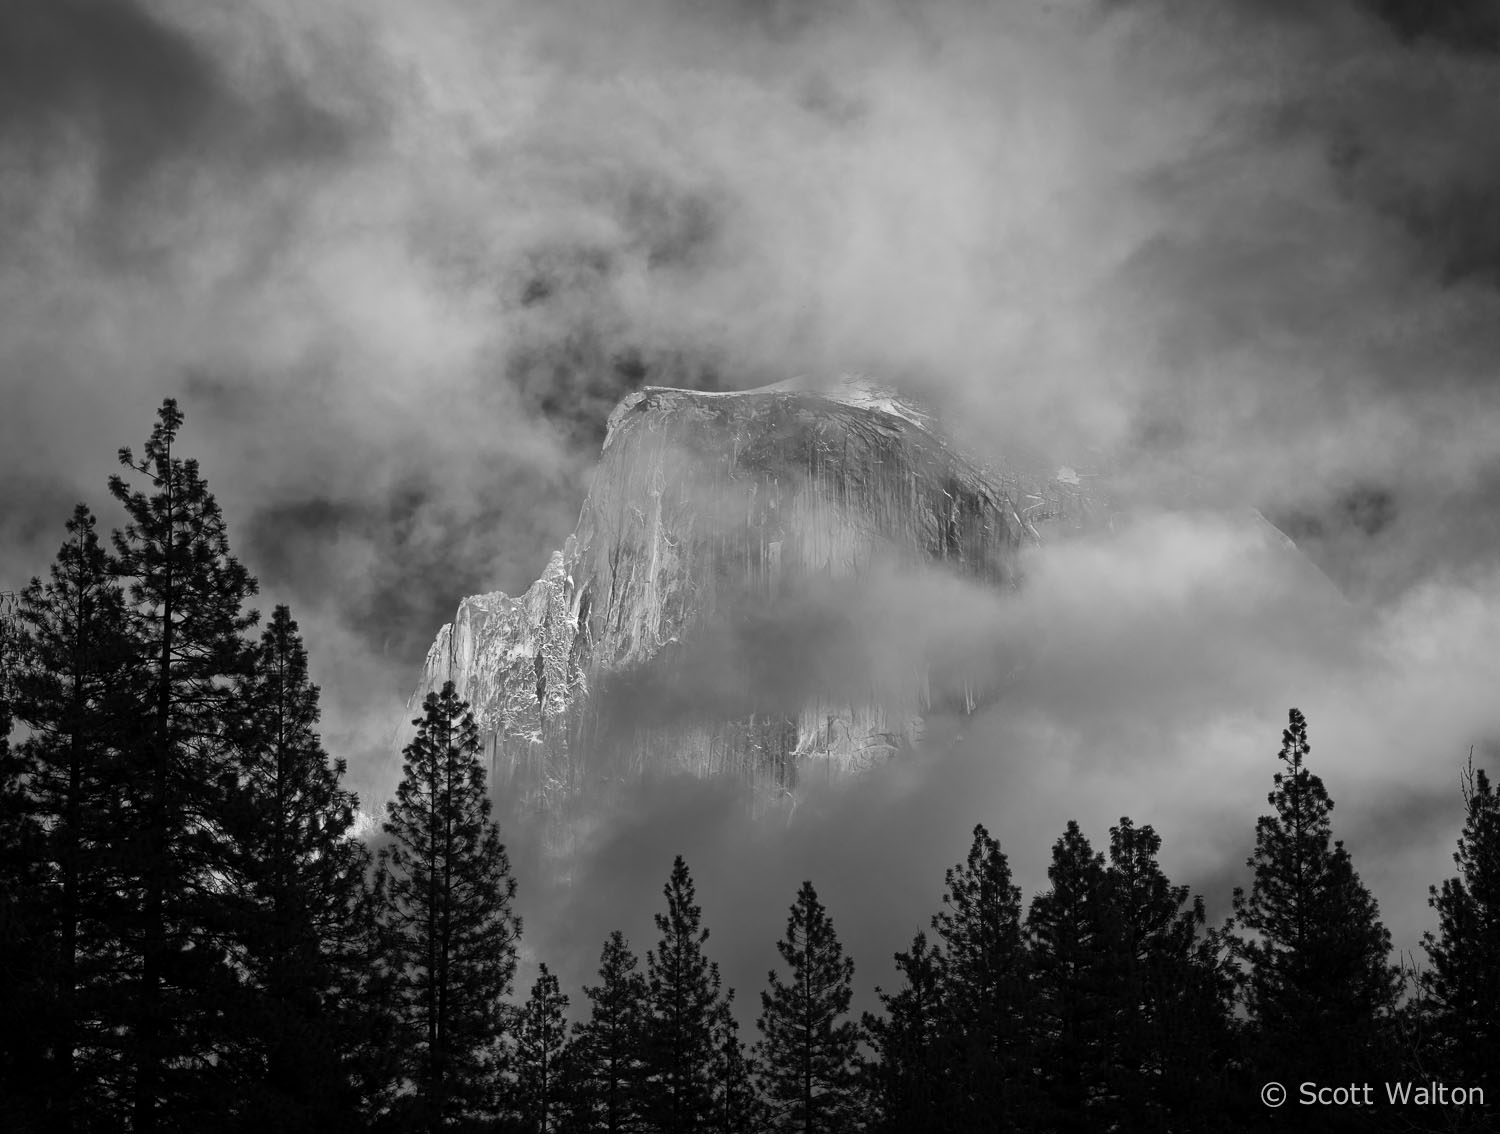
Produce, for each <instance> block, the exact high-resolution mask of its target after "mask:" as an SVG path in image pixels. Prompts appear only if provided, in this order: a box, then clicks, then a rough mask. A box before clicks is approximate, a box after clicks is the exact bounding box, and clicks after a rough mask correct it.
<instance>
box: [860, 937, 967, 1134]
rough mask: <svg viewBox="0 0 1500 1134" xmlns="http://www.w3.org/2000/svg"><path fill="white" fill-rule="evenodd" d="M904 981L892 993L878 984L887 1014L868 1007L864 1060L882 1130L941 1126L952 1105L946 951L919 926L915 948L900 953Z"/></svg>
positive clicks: (898, 1132) (893, 1132) (897, 1132)
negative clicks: (868, 1048) (868, 1049)
mask: <svg viewBox="0 0 1500 1134" xmlns="http://www.w3.org/2000/svg"><path fill="white" fill-rule="evenodd" d="M896 971H897V972H899V973H900V974H901V977H902V981H903V984H902V987H901V988H900V989H899V990H898V991H897V992H894V993H888V992H885V991H884V990H882V989H879V988H877V989H876V990H875V991H876V994H877V995H878V996H879V997H880V1002H881V1005H882V1006H883V1007H884V1009H885V1014H884V1015H883V1016H876V1015H874V1014H872V1013H869V1012H866V1013H865V1015H864V1026H865V1031H866V1033H867V1034H868V1035H869V1036H870V1042H871V1044H872V1045H873V1047H874V1049H875V1059H874V1061H873V1062H871V1063H868V1064H866V1066H865V1078H866V1082H867V1084H868V1089H869V1092H870V1095H871V1098H872V1101H873V1103H874V1106H875V1110H876V1112H877V1113H878V1115H879V1125H878V1127H877V1129H879V1130H880V1131H882V1134H903V1132H904V1131H908V1130H942V1129H947V1128H949V1126H950V1125H951V1124H950V1123H949V1121H948V1116H949V1114H950V1112H951V1111H952V1110H953V1109H954V1093H953V1091H952V1090H951V1089H950V1077H951V1073H952V1067H951V1066H950V1063H949V1060H948V1054H947V1048H948V1045H949V1042H950V1041H951V1040H952V1039H953V1035H952V1032H951V1030H950V1028H949V1025H948V1003H947V1000H946V998H945V995H944V963H943V956H942V954H941V952H940V951H939V950H938V949H937V947H936V946H933V945H929V944H928V942H927V934H925V933H921V932H919V933H918V934H917V935H916V936H915V937H914V938H913V939H912V943H911V948H910V949H908V950H907V951H906V952H904V953H897V954H896Z"/></svg>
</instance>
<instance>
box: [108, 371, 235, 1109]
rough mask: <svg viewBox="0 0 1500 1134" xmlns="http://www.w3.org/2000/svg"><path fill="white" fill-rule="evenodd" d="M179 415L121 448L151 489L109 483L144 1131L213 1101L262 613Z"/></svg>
mask: <svg viewBox="0 0 1500 1134" xmlns="http://www.w3.org/2000/svg"><path fill="white" fill-rule="evenodd" d="M182 422H183V416H182V414H181V412H180V411H179V410H178V408H177V403H176V402H175V401H173V400H171V399H168V400H167V401H165V402H164V403H163V404H162V408H161V410H160V412H159V414H158V421H157V424H156V427H155V428H154V429H153V431H152V434H151V438H150V440H148V441H147V443H146V447H145V452H144V456H143V459H142V460H141V462H140V463H139V464H137V463H136V460H135V458H134V456H133V455H132V453H131V451H130V450H129V449H128V448H126V449H121V450H120V462H121V463H122V464H123V465H125V466H126V467H128V468H130V469H132V470H133V471H135V472H137V473H140V474H142V475H144V476H145V477H146V478H147V479H148V480H149V481H150V482H151V488H150V490H149V493H148V492H142V491H138V490H134V489H132V488H130V487H129V486H128V485H127V484H126V482H125V481H124V480H123V479H122V478H120V477H119V476H114V477H111V478H110V482H109V487H110V492H111V494H112V495H113V496H114V497H115V499H116V500H118V501H119V502H120V504H121V505H122V506H123V507H124V509H125V512H126V514H127V516H128V518H129V519H128V522H127V524H126V526H125V528H124V530H123V531H121V532H116V533H115V535H114V549H115V557H116V561H117V572H118V574H119V575H120V577H121V578H123V579H126V580H129V584H130V586H129V592H128V594H129V600H130V608H129V630H130V635H131V637H132V639H133V640H134V645H135V649H136V654H137V656H136V663H137V665H138V666H139V667H140V668H141V671H142V675H143V680H142V682H141V684H142V686H143V687H144V694H145V695H144V697H143V699H142V703H141V704H140V706H139V713H140V716H141V722H142V726H143V727H142V730H141V731H142V733H143V736H142V738H141V740H140V742H139V743H138V744H137V745H135V747H134V750H133V751H132V752H131V753H130V765H129V768H128V775H127V776H126V777H125V779H124V782H123V783H122V791H121V796H122V801H123V806H122V809H121V811H120V815H119V817H120V819H121V821H122V825H123V829H125V830H126V831H127V832H128V834H127V838H128V841H129V861H128V863H126V871H125V872H126V874H127V876H128V877H127V884H126V885H125V886H124V887H123V892H125V893H126V894H128V895H130V896H131V897H130V904H131V909H130V912H129V916H128V917H127V918H125V919H124V924H122V925H121V926H120V928H121V930H123V933H122V939H123V940H124V941H126V942H128V943H129V946H128V949H129V952H130V953H131V954H133V957H132V959H131V961H130V965H131V968H132V969H133V971H134V972H135V987H134V989H133V991H132V994H131V997H130V1000H131V1003H130V1013H131V1025H130V1029H129V1033H128V1036H129V1038H128V1050H127V1059H128V1063H129V1064H130V1066H131V1068H132V1071H133V1076H134V1083H133V1088H132V1097H131V1111H132V1123H131V1125H132V1129H133V1130H135V1131H136V1132H137V1134H150V1132H152V1131H155V1130H156V1129H157V1128H158V1127H159V1126H160V1125H162V1124H163V1122H165V1123H167V1124H174V1123H182V1124H188V1125H197V1124H201V1122H202V1121H203V1118H202V1115H203V1114H204V1113H205V1112H207V1111H210V1110H212V1109H213V1108H214V1106H215V1105H216V1101H217V1100H216V1099H215V1097H214V1092H215V1088H214V1086H213V1085H212V1083H211V1078H212V1075H213V1051H214V1047H215V1044H216V1043H217V1042H218V1036H217V1035H216V1029H217V1028H219V1027H221V1019H220V1014H219V1012H218V1011H216V1006H220V1007H221V1006H222V1005H223V1004H224V1002H225V995H226V989H227V987H228V986H230V985H231V984H232V982H233V977H232V974H231V972H230V969H229V968H228V965H227V955H226V951H225V948H224V944H223V942H222V941H221V940H220V939H218V937H217V935H216V934H215V933H214V932H211V931H210V930H209V928H208V927H210V926H213V925H215V924H217V923H219V922H220V921H222V911H221V906H222V895H221V893H220V883H219V879H220V877H221V875H222V872H223V869H224V867H225V862H224V848H223V839H222V832H221V831H220V829H219V818H220V815H221V812H222V807H223V801H222V798H221V796H222V790H223V785H224V783H225V779H226V776H230V777H232V772H231V770H230V767H229V763H228V747H227V743H226V733H227V731H228V722H229V721H230V720H231V719H232V716H233V713H234V711H235V704H234V699H235V697H236V696H237V687H238V683H239V681H240V679H241V678H243V677H244V676H245V674H246V672H247V668H248V659H249V650H248V646H247V644H246V642H245V641H244V638H243V634H244V632H245V631H246V630H247V629H249V628H250V627H251V626H252V625H254V623H255V622H256V620H257V615H256V614H255V612H254V611H247V610H246V609H245V608H244V603H245V600H246V599H247V598H249V597H250V596H251V595H253V594H254V593H255V590H256V587H255V582H254V580H253V579H251V577H250V575H249V574H248V573H247V572H246V570H245V569H244V567H242V566H241V565H240V564H239V563H238V562H237V561H236V560H235V559H234V558H233V556H231V555H230V553H229V542H228V536H227V534H226V530H225V526H224V519H223V515H222V513H221V512H220V510H219V506H218V504H217V503H216V502H215V500H214V498H213V496H212V495H211V494H210V493H209V491H208V487H207V485H206V484H205V483H204V481H203V480H202V478H201V477H200V476H199V473H198V463H197V462H196V461H194V460H184V459H182V458H181V457H178V456H175V455H174V451H173V446H174V444H175V442H176V438H177V433H178V430H179V429H180V428H181V426H182ZM195 1114H196V1115H198V1117H196V1118H194V1117H191V1116H193V1115H195Z"/></svg>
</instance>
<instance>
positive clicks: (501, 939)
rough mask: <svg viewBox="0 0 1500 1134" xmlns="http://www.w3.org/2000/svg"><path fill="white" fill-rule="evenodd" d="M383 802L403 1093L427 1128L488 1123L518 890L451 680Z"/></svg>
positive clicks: (407, 1114)
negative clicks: (388, 841) (406, 1087)
mask: <svg viewBox="0 0 1500 1134" xmlns="http://www.w3.org/2000/svg"><path fill="white" fill-rule="evenodd" d="M423 713H424V715H423V716H422V717H421V718H420V719H418V720H417V721H416V722H414V723H415V724H416V726H417V735H416V737H415V738H414V739H413V740H412V742H411V743H410V744H408V745H407V746H406V750H405V757H406V760H405V764H404V766H403V769H402V772H403V774H402V780H401V784H400V786H399V787H398V788H397V790H396V798H395V800H394V801H392V802H391V803H390V805H389V812H390V815H389V818H388V819H387V821H386V823H385V833H386V834H387V835H389V836H390V837H391V839H392V843H391V845H390V846H389V847H388V848H386V849H385V850H384V851H382V852H381V856H380V861H379V869H378V877H377V888H378V890H379V892H380V894H381V895H382V896H383V901H384V906H385V915H386V919H387V938H388V945H387V960H386V964H387V967H388V969H389V972H390V973H391V974H392V979H393V981H394V984H395V994H396V998H397V1003H398V1005H399V1012H400V1015H401V1019H402V1023H403V1025H404V1026H403V1028H402V1032H403V1034H402V1035H401V1044H402V1053H403V1057H404V1063H405V1068H404V1072H405V1077H406V1079H407V1080H408V1083H409V1085H410V1088H411V1090H410V1093H409V1095H407V1096H403V1098H402V1100H401V1102H400V1104H399V1106H400V1109H401V1110H403V1111H404V1120H405V1121H407V1122H408V1123H410V1124H413V1125H420V1126H421V1127H423V1128H425V1129H427V1130H429V1131H434V1130H439V1129H443V1128H452V1127H455V1126H459V1125H462V1124H464V1123H473V1122H475V1121H478V1120H481V1119H484V1118H487V1117H489V1116H491V1114H492V1112H493V1110H494V1090H493V1079H494V1066H493V1065H494V1059H495V1052H496V1048H497V1045H498V1044H499V1042H500V1040H501V1033H502V1029H503V1021H504V1016H505V1006H504V1004H503V1002H502V1001H503V998H504V997H505V996H506V995H507V993H508V992H509V991H510V987H511V981H512V980H513V979H514V977H515V967H516V942H517V939H518V938H519V936H520V929H521V927H520V921H519V919H518V918H517V917H516V916H515V914H514V912H513V910H512V906H513V903H514V900H515V892H516V884H515V879H514V878H513V877H512V876H511V873H510V861H509V858H508V857H507V855H506V852H505V848H504V846H503V845H502V844H501V842H500V832H499V831H498V830H497V829H496V827H495V824H494V823H493V822H492V821H491V819H490V806H491V805H490V800H489V796H488V795H487V793H486V791H485V774H484V765H483V763H482V762H481V761H480V759H479V756H478V752H479V736H478V731H477V729H476V727H475V725H474V718H473V716H472V715H471V714H470V713H469V707H468V705H467V704H466V703H465V702H463V701H462V700H460V699H459V697H458V694H457V693H456V692H455V691H454V688H453V683H452V682H451V681H450V682H448V683H446V684H445V685H444V686H443V690H442V692H441V693H429V694H428V695H427V699H426V701H425V702H424V703H423Z"/></svg>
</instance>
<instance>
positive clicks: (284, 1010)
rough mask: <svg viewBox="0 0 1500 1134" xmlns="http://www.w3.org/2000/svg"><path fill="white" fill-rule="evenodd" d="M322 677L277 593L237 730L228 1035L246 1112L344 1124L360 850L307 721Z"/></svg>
mask: <svg viewBox="0 0 1500 1134" xmlns="http://www.w3.org/2000/svg"><path fill="white" fill-rule="evenodd" d="M318 717H319V709H318V688H317V686H315V685H313V684H312V683H311V681H310V680H309V678H308V673H307V651H306V649H305V648H304V646H303V644H302V638H301V636H300V635H299V634H298V632H297V623H296V622H295V621H293V619H292V617H291V614H290V612H289V611H288V610H287V608H286V607H285V606H278V607H277V608H276V610H275V612H274V613H273V615H272V616H271V620H270V623H269V624H268V625H267V626H266V628H265V632H264V633H263V634H262V636H261V639H260V643H259V645H258V647H257V648H256V650H255V654H254V657H253V665H252V674H251V677H250V679H249V680H248V681H247V682H246V683H245V685H244V687H243V689H242V691H241V697H240V701H239V719H238V721H237V722H236V728H235V732H234V734H233V740H234V752H235V770H236V773H237V783H235V785H234V786H233V787H232V789H231V790H230V791H229V793H228V795H229V798H228V806H227V808H226V819H225V828H226V834H227V835H228V836H229V838H230V840H231V844H232V859H231V871H230V874H229V878H230V880H231V882H232V886H231V888H230V890H229V900H230V909H229V911H228V912H229V916H230V922H229V926H230V930H231V934H232V938H233V940H234V941H235V942H236V945H237V951H236V961H237V963H238V965H239V967H240V968H241V970H242V975H243V979H244V982H245V990H244V991H245V993H246V995H245V997H244V999H243V1001H242V1004H241V1007H240V1011H239V1015H238V1020H237V1023H236V1029H235V1034H236V1038H237V1040H238V1045H237V1053H236V1055H237V1057H236V1059H235V1060H233V1063H234V1064H235V1065H236V1066H237V1068H238V1070H239V1072H240V1074H241V1087H242V1091H243V1096H242V1098H241V1099H240V1100H239V1105H240V1109H241V1111H242V1114H243V1116H244V1118H245V1120H246V1122H247V1124H249V1125H253V1126H256V1127H257V1128H259V1127H263V1126H264V1124H265V1123H267V1122H271V1123H273V1124H274V1125H275V1126H276V1127H277V1128H278V1129H281V1130H286V1131H294V1130H320V1131H322V1130H331V1129H336V1128H341V1127H347V1126H348V1125H349V1124H350V1122H351V1121H352V1120H353V1117H354V1115H355V1114H356V1113H357V1099H356V1097H355V1094H354V1091H353V1089H352V1087H351V1084H350V1081H349V1077H348V1075H347V1074H346V1070H345V1067H344V1066H343V1064H344V1062H345V1060H346V1058H347V1057H346V1054H345V1053H346V1052H348V1051H349V1050H350V1049H351V1047H353V1046H355V1042H354V1041H355V1037H354V1035H353V1031H354V1030H355V1029H356V1028H357V1026H358V1018H359V1016H360V1014H361V1005H360V1003H359V1000H360V987H359V986H360V978H361V976H362V974H361V972H360V969H359V963H360V960H361V958H360V956H359V954H360V943H359V941H358V936H357V935H358V931H359V922H358V913H359V909H360V904H361V899H362V897H363V891H364V877H365V871H366V867H367V866H368V862H369V855H368V852H367V851H366V849H365V845H364V843H362V842H361V841H359V840H358V839H355V838H352V837H351V836H350V830H351V828H352V826H353V823H354V812H355V803H356V801H355V797H354V795H353V793H351V792H349V791H346V790H344V788H343V787H342V786H341V780H342V777H343V774H344V770H345V765H344V762H343V761H342V760H340V761H337V762H336V763H335V762H331V761H330V760H329V757H328V754H327V753H326V752H325V751H324V749H323V746H322V743H321V741H320V740H319V738H318V734H317V724H318Z"/></svg>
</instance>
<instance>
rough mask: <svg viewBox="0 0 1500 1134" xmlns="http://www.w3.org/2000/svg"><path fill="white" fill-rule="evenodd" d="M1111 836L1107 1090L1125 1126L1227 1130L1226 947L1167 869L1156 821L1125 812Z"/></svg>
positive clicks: (1111, 1106)
mask: <svg viewBox="0 0 1500 1134" xmlns="http://www.w3.org/2000/svg"><path fill="white" fill-rule="evenodd" d="M1109 835H1110V847H1109V866H1108V867H1107V868H1106V870H1105V887H1106V890H1105V892H1106V897H1107V916H1106V924H1107V927H1108V932H1109V941H1108V947H1107V949H1106V950H1105V955H1106V957H1107V967H1106V976H1105V979H1106V986H1105V995H1106V997H1107V1002H1108V1005H1109V1014H1108V1031H1107V1037H1106V1039H1107V1047H1106V1051H1105V1053H1104V1054H1105V1058H1104V1066H1103V1078H1102V1085H1103V1088H1104V1096H1103V1097H1104V1099H1105V1101H1106V1104H1107V1107H1108V1108H1109V1109H1110V1110H1113V1111H1114V1112H1115V1113H1117V1114H1118V1115H1119V1126H1120V1128H1121V1129H1124V1130H1158V1129H1173V1130H1215V1129H1222V1128H1223V1126H1224V1125H1225V1122H1224V1117H1225V1115H1224V1112H1225V1104H1226V1099H1225V1096H1224V1085H1223V1083H1222V1081H1221V1080H1222V1077H1223V1069H1224V1067H1225V1064H1226V1063H1227V1061H1228V1060H1229V1059H1230V1058H1231V1057H1232V1054H1233V1051H1232V1048H1231V1042H1230V1041H1231V1035H1230V1025H1229V1008H1230V997H1231V995H1232V989H1233V979H1232V973H1231V972H1230V971H1229V970H1228V968H1227V966H1226V964H1225V961H1224V954H1225V953H1226V952H1227V945H1226V943H1225V942H1224V941H1223V940H1221V939H1220V935H1219V934H1218V933H1217V932H1211V931H1208V930H1206V929H1205V928H1204V922H1205V916H1204V910H1203V901H1202V899H1201V898H1199V899H1193V900H1190V899H1189V892H1188V888H1187V887H1186V886H1173V885H1172V884H1171V883H1170V882H1169V881H1168V880H1167V877H1166V875H1165V874H1163V873H1162V870H1161V866H1160V864H1159V863H1158V861H1157V857H1156V856H1157V853H1158V851H1159V850H1160V849H1161V837H1160V836H1159V835H1157V833H1156V832H1155V831H1154V830H1153V829H1152V828H1151V827H1150V826H1149V825H1148V826H1143V827H1136V826H1135V825H1134V824H1133V823H1131V821H1130V820H1129V819H1126V818H1122V819H1121V820H1120V822H1119V825H1118V826H1115V827H1111V828H1110V832H1109ZM1200 930H1201V931H1202V932H1201V933H1200Z"/></svg>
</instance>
